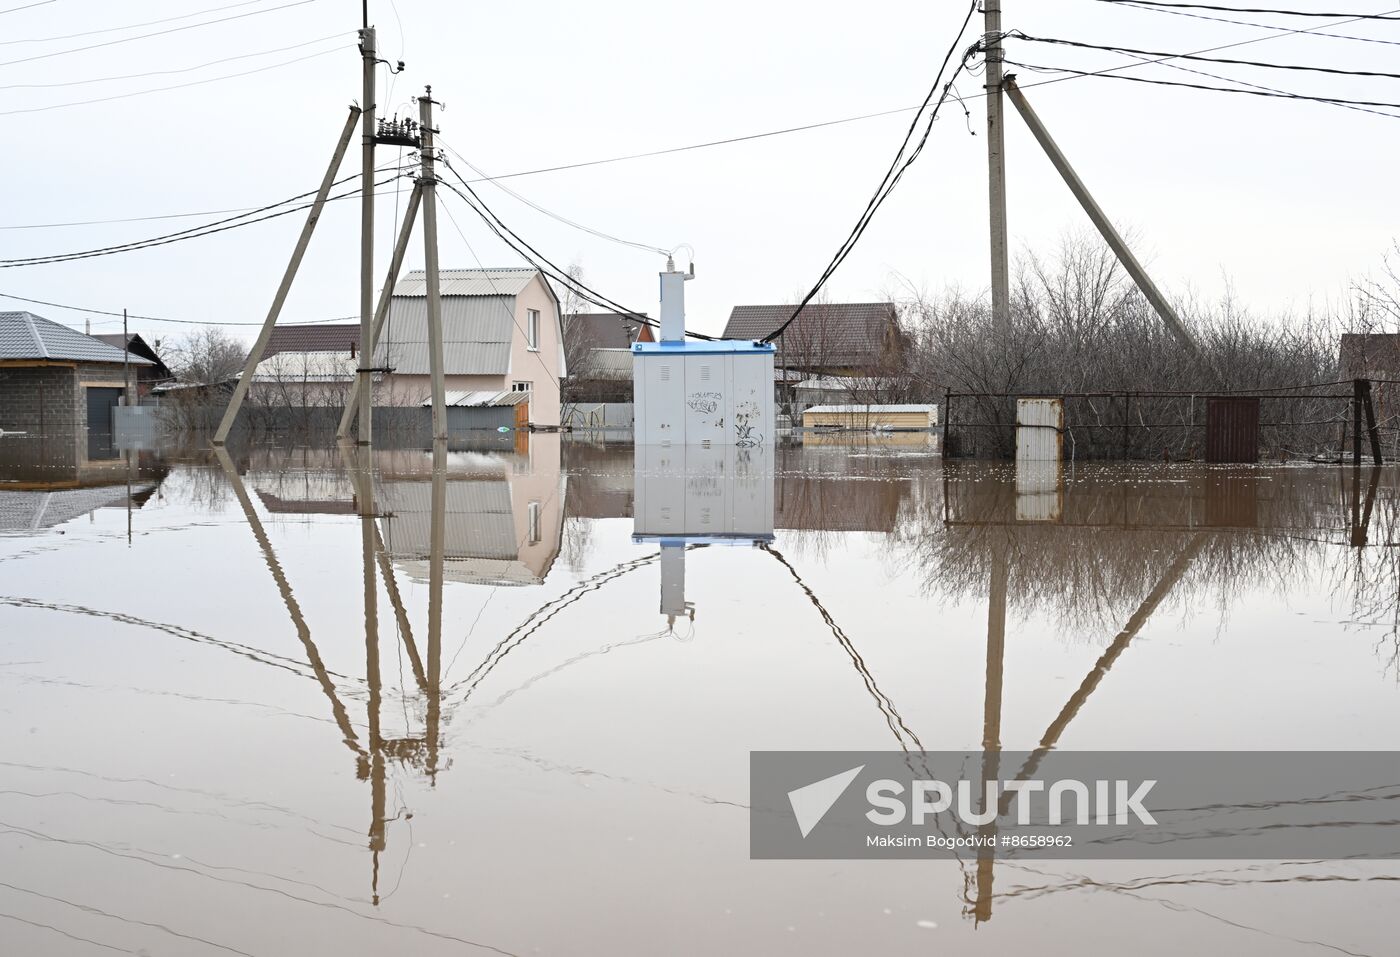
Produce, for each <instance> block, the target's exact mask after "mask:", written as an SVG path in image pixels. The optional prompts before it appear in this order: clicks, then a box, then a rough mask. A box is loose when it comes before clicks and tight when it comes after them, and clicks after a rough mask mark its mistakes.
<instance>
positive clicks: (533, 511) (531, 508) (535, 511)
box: [525, 502, 542, 545]
mask: <svg viewBox="0 0 1400 957" xmlns="http://www.w3.org/2000/svg"><path fill="white" fill-rule="evenodd" d="M525 514H526V516H527V521H528V528H527V530H526V533H525V537H526V539H527V540H528V542H529V544H531V545H538V544H539V543H540V541H541V538H542V536H541V535H540V503H539V502H531V503H530V504H529V505H528V506H526V510H525Z"/></svg>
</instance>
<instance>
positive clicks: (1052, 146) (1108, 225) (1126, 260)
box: [988, 68, 1218, 374]
mask: <svg viewBox="0 0 1400 957" xmlns="http://www.w3.org/2000/svg"><path fill="white" fill-rule="evenodd" d="M988 71H989V72H990V68H988ZM1004 85H1005V87H1006V93H1007V96H1009V97H1010V98H1011V102H1012V103H1013V104H1015V106H1016V109H1017V111H1019V112H1020V114H1021V119H1023V120H1025V121H1026V126H1028V127H1030V131H1031V134H1032V135H1033V136H1034V137H1035V139H1036V142H1037V143H1039V144H1040V148H1041V149H1043V150H1044V151H1045V155H1046V156H1048V157H1049V158H1050V162H1051V164H1052V165H1053V166H1054V167H1055V169H1056V170H1057V171H1058V172H1059V174H1060V178H1061V179H1063V180H1064V181H1065V185H1066V186H1068V187H1069V191H1070V192H1071V193H1073V194H1074V198H1075V199H1077V200H1079V205H1080V206H1082V207H1083V208H1084V213H1085V215H1087V216H1088V217H1089V221H1090V222H1092V223H1093V224H1094V227H1095V228H1096V229H1097V230H1098V231H1099V235H1101V236H1102V237H1103V240H1104V242H1105V243H1107V244H1108V248H1109V249H1112V250H1113V254H1114V255H1115V256H1117V257H1118V261H1119V262H1120V263H1122V265H1123V269H1124V271H1126V272H1127V274H1128V275H1129V276H1131V277H1132V280H1133V282H1134V283H1136V284H1137V287H1138V289H1139V290H1141V292H1142V294H1143V296H1144V297H1145V298H1146V299H1147V301H1148V302H1149V303H1151V305H1152V308H1153V309H1154V310H1155V311H1156V312H1157V315H1158V316H1160V317H1161V319H1162V322H1163V323H1164V324H1165V325H1166V327H1167V331H1168V332H1170V333H1171V334H1172V335H1173V336H1174V337H1176V341H1177V342H1178V343H1180V344H1181V347H1182V348H1183V349H1185V350H1186V351H1187V352H1188V353H1189V354H1190V355H1191V356H1192V357H1193V358H1195V359H1198V360H1200V359H1201V358H1202V355H1201V349H1200V346H1199V345H1197V344H1196V340H1195V338H1194V337H1193V336H1192V335H1191V332H1190V330H1188V329H1187V328H1186V324H1185V323H1184V322H1182V321H1181V317H1180V316H1178V315H1177V314H1176V309H1174V308H1173V307H1172V304H1171V302H1170V301H1168V299H1167V297H1166V296H1165V295H1163V293H1162V291H1161V290H1160V289H1158V288H1157V284H1156V283H1154V282H1153V281H1152V277H1151V276H1149V275H1148V274H1147V270H1146V269H1144V268H1143V266H1142V263H1140V262H1138V258H1137V257H1136V256H1134V255H1133V251H1132V250H1131V249H1129V248H1128V244H1127V242H1126V241H1125V240H1124V239H1123V236H1122V235H1121V234H1120V233H1119V232H1118V230H1117V229H1115V228H1114V226H1113V223H1112V221H1110V220H1109V218H1108V216H1107V215H1106V214H1105V213H1104V211H1103V209H1102V208H1101V207H1100V206H1099V204H1098V202H1097V201H1095V199H1094V197H1093V195H1092V194H1091V193H1090V192H1089V188H1088V187H1087V186H1085V185H1084V181H1083V180H1081V179H1080V178H1079V174H1078V173H1076V172H1075V171H1074V167H1073V166H1071V165H1070V164H1069V159H1068V157H1066V156H1065V154H1064V153H1063V152H1061V150H1060V147H1059V145H1058V144H1056V143H1055V140H1054V137H1052V136H1051V135H1050V131H1049V130H1048V129H1046V128H1045V124H1044V123H1042V122H1041V121H1040V117H1039V115H1037V114H1036V112H1035V110H1033V109H1031V105H1030V102H1029V101H1027V100H1026V95H1025V94H1024V93H1022V92H1021V89H1020V87H1018V86H1017V85H1016V81H1015V79H1014V78H1012V79H1008V80H1007V81H1006V82H1005V84H1004ZM1212 371H1216V370H1214V369H1212ZM1217 374H1218V373H1217Z"/></svg>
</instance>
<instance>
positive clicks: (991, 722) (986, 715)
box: [973, 532, 1009, 924]
mask: <svg viewBox="0 0 1400 957" xmlns="http://www.w3.org/2000/svg"><path fill="white" fill-rule="evenodd" d="M995 534H996V536H997V538H996V542H995V543H994V544H993V546H992V570H991V581H990V583H989V585H988V588H987V688H986V696H985V697H984V699H983V703H982V793H981V796H980V798H979V801H981V802H982V806H981V810H982V811H984V812H985V811H986V810H987V807H986V801H987V784H988V782H991V781H995V780H997V776H998V775H999V774H1000V771H1001V679H1002V666H1003V662H1004V659H1005V656H1006V580H1007V577H1008V565H1009V560H1008V557H1007V551H1008V546H1009V543H1008V542H1007V540H1006V538H1005V537H1004V535H1003V533H1000V532H997V533H995ZM996 828H997V824H996V819H995V818H993V819H992V820H991V821H989V822H988V823H986V824H983V825H982V826H981V827H980V828H979V829H978V836H979V837H982V838H984V839H987V838H990V839H991V840H992V841H995V838H996ZM995 864H996V851H995V849H994V848H993V847H991V846H981V847H978V848H977V900H976V903H975V905H974V908H973V916H974V921H975V922H976V923H979V924H980V923H982V922H983V921H988V920H991V919H992V877H993V874H992V871H993V868H994V866H995Z"/></svg>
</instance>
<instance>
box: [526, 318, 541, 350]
mask: <svg viewBox="0 0 1400 957" xmlns="http://www.w3.org/2000/svg"><path fill="white" fill-rule="evenodd" d="M525 344H526V345H527V346H529V347H530V350H531V351H532V352H539V351H540V311H539V310H538V309H527V310H525Z"/></svg>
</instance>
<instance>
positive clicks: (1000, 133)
mask: <svg viewBox="0 0 1400 957" xmlns="http://www.w3.org/2000/svg"><path fill="white" fill-rule="evenodd" d="M982 13H983V16H984V33H983V34H982V45H983V48H984V49H985V51H986V55H987V83H986V89H987V199H988V204H989V212H990V216H989V218H988V223H989V225H990V226H991V251H992V323H993V326H994V328H995V329H996V330H997V332H998V333H1001V334H1002V335H1005V334H1007V333H1009V332H1010V331H1011V266H1010V263H1009V260H1008V254H1007V242H1006V136H1005V128H1004V126H1003V124H1002V115H1003V114H1002V99H1001V76H1002V56H1003V52H1002V48H1001V0H984V2H983V4H982Z"/></svg>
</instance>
